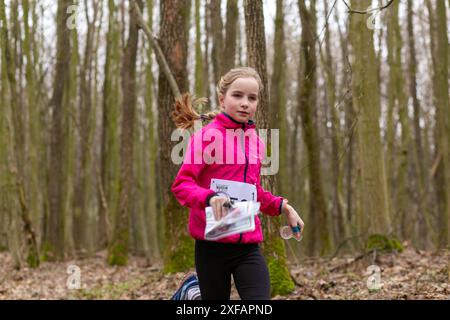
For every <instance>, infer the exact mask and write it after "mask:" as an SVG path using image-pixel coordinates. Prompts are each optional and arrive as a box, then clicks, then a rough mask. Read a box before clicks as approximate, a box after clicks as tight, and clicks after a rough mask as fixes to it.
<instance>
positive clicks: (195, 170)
mask: <svg viewBox="0 0 450 320" xmlns="http://www.w3.org/2000/svg"><path fill="white" fill-rule="evenodd" d="M194 136H195V135H194ZM193 141H194V137H192V138H191V139H190V141H189V145H188V148H187V152H186V156H185V158H184V161H183V164H182V166H181V168H180V170H179V171H178V174H177V176H176V178H175V180H174V182H173V184H172V187H171V191H172V193H173V195H174V196H175V198H176V199H177V200H178V202H179V203H180V204H181V205H182V206H185V207H188V208H191V209H199V210H204V209H205V208H206V206H207V204H208V202H209V199H210V198H211V196H213V195H214V194H215V193H214V191H213V190H210V189H206V188H203V187H201V186H199V185H198V184H197V177H198V176H199V174H200V173H201V171H202V170H203V169H204V167H205V166H206V164H205V163H204V161H203V157H202V145H201V143H202V142H198V144H200V145H199V146H197V145H195V144H194V143H193ZM196 153H197V157H199V156H200V158H198V159H201V161H198V162H199V163H196V162H195V159H196V158H195V154H196Z"/></svg>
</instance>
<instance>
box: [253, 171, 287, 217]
mask: <svg viewBox="0 0 450 320" xmlns="http://www.w3.org/2000/svg"><path fill="white" fill-rule="evenodd" d="M259 172H260V174H258V180H257V183H256V191H257V193H258V202H260V203H261V208H260V210H261V212H262V213H265V214H267V215H269V216H278V215H280V214H281V209H282V205H283V199H284V198H283V197H279V196H274V195H273V194H272V193H270V192H269V191H265V190H264V189H263V188H262V187H261V165H260V168H259Z"/></svg>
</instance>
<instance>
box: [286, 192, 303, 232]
mask: <svg viewBox="0 0 450 320" xmlns="http://www.w3.org/2000/svg"><path fill="white" fill-rule="evenodd" d="M282 210H283V212H284V213H285V214H286V218H287V221H288V223H289V225H290V226H291V227H295V226H298V225H299V226H300V229H301V230H300V232H295V233H294V236H295V237H296V238H297V239H300V238H301V237H303V232H304V231H305V223H304V222H303V220H302V219H301V218H300V216H299V215H298V213H297V211H295V209H294V208H293V207H292V206H291V205H289V204H287V200H283V209H282Z"/></svg>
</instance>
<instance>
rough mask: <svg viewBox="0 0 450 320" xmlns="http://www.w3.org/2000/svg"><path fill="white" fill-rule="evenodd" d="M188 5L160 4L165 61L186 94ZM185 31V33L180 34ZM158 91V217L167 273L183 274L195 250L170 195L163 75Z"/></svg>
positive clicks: (168, 97)
mask: <svg viewBox="0 0 450 320" xmlns="http://www.w3.org/2000/svg"><path fill="white" fill-rule="evenodd" d="M189 7H190V1H181V0H177V1H161V5H160V12H161V25H160V36H159V38H160V39H164V41H161V42H160V45H161V49H162V52H163V54H164V56H165V57H166V59H167V62H168V64H169V66H170V69H171V71H172V74H173V76H174V77H175V80H176V82H177V84H178V87H179V88H180V92H186V91H187V90H188V77H187V67H186V64H187V41H188V32H189V30H187V29H186V28H185V26H186V19H187V12H189ZM180 30H184V32H180ZM158 81H159V83H158V84H159V90H158V114H159V119H158V135H159V137H158V141H159V146H160V149H159V155H160V156H159V170H158V171H159V172H160V174H159V176H160V180H159V185H160V188H161V189H160V193H161V195H160V196H161V199H160V201H161V213H162V214H163V216H164V218H165V250H164V252H165V256H164V269H165V271H166V272H177V271H183V270H186V269H188V268H191V267H193V266H194V246H193V241H192V238H191V237H190V236H189V235H188V233H187V228H186V226H187V225H188V214H187V212H186V209H185V208H183V207H181V206H180V204H179V203H178V201H177V200H176V199H175V197H174V196H173V194H172V192H171V191H170V187H171V185H172V183H173V181H174V179H175V176H176V174H177V172H178V168H179V167H178V166H176V165H175V164H173V162H172V160H171V158H170V155H171V150H172V146H173V145H172V142H171V140H170V137H171V134H172V132H173V131H174V130H175V124H174V123H173V122H172V120H171V119H170V114H171V112H172V111H173V104H174V99H175V97H174V95H173V93H172V90H171V88H170V86H169V83H168V81H167V79H166V77H165V75H164V74H163V73H160V74H159V80H158Z"/></svg>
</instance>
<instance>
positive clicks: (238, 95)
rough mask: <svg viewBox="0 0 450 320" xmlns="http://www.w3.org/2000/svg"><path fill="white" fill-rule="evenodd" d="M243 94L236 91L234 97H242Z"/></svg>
mask: <svg viewBox="0 0 450 320" xmlns="http://www.w3.org/2000/svg"><path fill="white" fill-rule="evenodd" d="M240 96H241V95H240V94H237V93H235V94H233V97H240Z"/></svg>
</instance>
